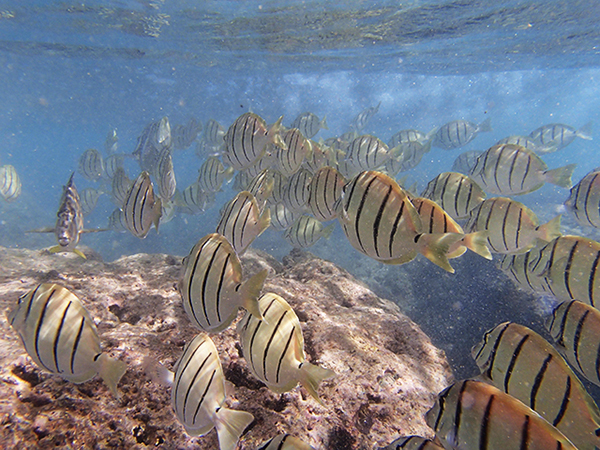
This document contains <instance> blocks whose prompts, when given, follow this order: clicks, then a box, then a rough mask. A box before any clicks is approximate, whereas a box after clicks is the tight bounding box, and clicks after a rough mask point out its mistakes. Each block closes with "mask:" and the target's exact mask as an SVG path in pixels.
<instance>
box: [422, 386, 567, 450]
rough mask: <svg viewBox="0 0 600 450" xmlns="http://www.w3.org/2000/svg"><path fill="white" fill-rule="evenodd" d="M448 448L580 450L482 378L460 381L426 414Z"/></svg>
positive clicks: (440, 397)
mask: <svg viewBox="0 0 600 450" xmlns="http://www.w3.org/2000/svg"><path fill="white" fill-rule="evenodd" d="M425 421H426V422H427V424H428V425H429V426H430V427H431V428H433V430H434V431H435V434H436V436H437V437H438V438H439V439H440V440H441V441H442V442H444V446H445V447H446V448H448V449H463V448H464V449H478V450H499V449H502V450H523V449H528V450H549V449H553V450H554V449H557V450H558V449H560V450H577V449H576V447H575V446H574V445H573V444H572V443H571V442H570V441H569V440H568V439H567V438H566V437H565V435H564V434H562V433H561V432H560V431H559V430H557V429H556V428H555V427H553V426H552V425H551V424H549V423H548V422H547V421H546V420H545V419H543V418H542V417H541V416H540V415H539V414H538V413H536V412H535V411H534V410H532V409H531V408H529V407H528V406H526V405H524V404H523V403H521V402H520V401H519V400H517V399H516V398H514V397H512V396H511V395H508V394H506V393H504V392H502V391H501V390H499V389H498V388H496V387H494V386H492V385H490V384H488V383H484V382H482V381H475V380H465V381H457V382H456V383H454V384H453V385H451V386H450V387H448V388H446V389H444V390H443V391H442V392H441V393H440V394H439V396H438V400H437V401H436V403H435V404H434V405H433V408H431V409H430V410H429V412H428V413H427V414H426V416H425Z"/></svg>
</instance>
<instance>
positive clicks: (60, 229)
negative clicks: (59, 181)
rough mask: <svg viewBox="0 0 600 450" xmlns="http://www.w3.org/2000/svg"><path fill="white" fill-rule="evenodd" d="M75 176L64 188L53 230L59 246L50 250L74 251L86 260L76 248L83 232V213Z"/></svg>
mask: <svg viewBox="0 0 600 450" xmlns="http://www.w3.org/2000/svg"><path fill="white" fill-rule="evenodd" d="M74 175H75V173H72V174H71V177H70V178H69V181H68V182H67V185H66V186H64V188H63V193H62V198H61V200H60V206H59V207H58V212H57V213H56V216H57V219H56V225H55V227H54V230H52V231H54V234H55V235H56V240H57V241H58V245H57V246H55V247H52V248H50V252H51V253H58V252H63V251H72V252H74V253H76V254H78V255H79V256H81V257H82V258H84V259H85V255H84V254H83V252H81V251H80V250H77V249H76V248H75V247H76V246H77V244H78V243H79V238H80V237H81V233H82V232H83V212H82V211H81V204H80V199H79V193H78V192H77V188H76V187H75V183H74V182H73V176H74Z"/></svg>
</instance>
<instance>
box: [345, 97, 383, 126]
mask: <svg viewBox="0 0 600 450" xmlns="http://www.w3.org/2000/svg"><path fill="white" fill-rule="evenodd" d="M380 106H381V102H379V103H377V106H369V107H368V108H366V109H365V110H363V111H361V112H360V113H358V115H357V116H356V117H355V118H354V120H352V123H351V124H350V128H351V129H352V132H356V133H360V132H361V131H362V130H364V128H365V127H366V126H367V124H368V123H369V122H370V121H371V119H372V118H373V116H374V115H375V114H377V113H378V112H379V107H380Z"/></svg>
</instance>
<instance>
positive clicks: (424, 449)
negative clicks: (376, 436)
mask: <svg viewBox="0 0 600 450" xmlns="http://www.w3.org/2000/svg"><path fill="white" fill-rule="evenodd" d="M383 450H444V447H442V446H441V445H438V444H436V443H435V442H433V441H432V440H430V439H425V438H424V437H421V436H406V437H401V438H398V439H396V440H395V441H394V442H392V443H391V444H390V445H388V446H387V447H385V449H383Z"/></svg>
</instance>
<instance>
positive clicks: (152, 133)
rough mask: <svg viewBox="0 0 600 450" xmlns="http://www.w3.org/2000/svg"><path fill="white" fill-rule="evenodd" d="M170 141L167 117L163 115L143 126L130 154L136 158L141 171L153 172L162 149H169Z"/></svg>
mask: <svg viewBox="0 0 600 450" xmlns="http://www.w3.org/2000/svg"><path fill="white" fill-rule="evenodd" d="M171 142H172V141H171V125H170V123H169V118H168V117H163V118H162V119H160V120H159V121H158V122H152V123H150V124H148V125H147V126H146V128H144V130H143V131H142V134H141V135H140V137H139V138H138V142H137V145H136V147H135V150H134V151H133V153H132V154H131V156H132V157H134V158H135V159H137V160H138V162H139V164H140V168H141V169H142V170H143V171H146V172H148V173H154V171H155V170H156V166H157V165H158V160H159V158H160V153H161V152H162V151H163V150H164V149H167V148H169V149H170V148H171Z"/></svg>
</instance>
